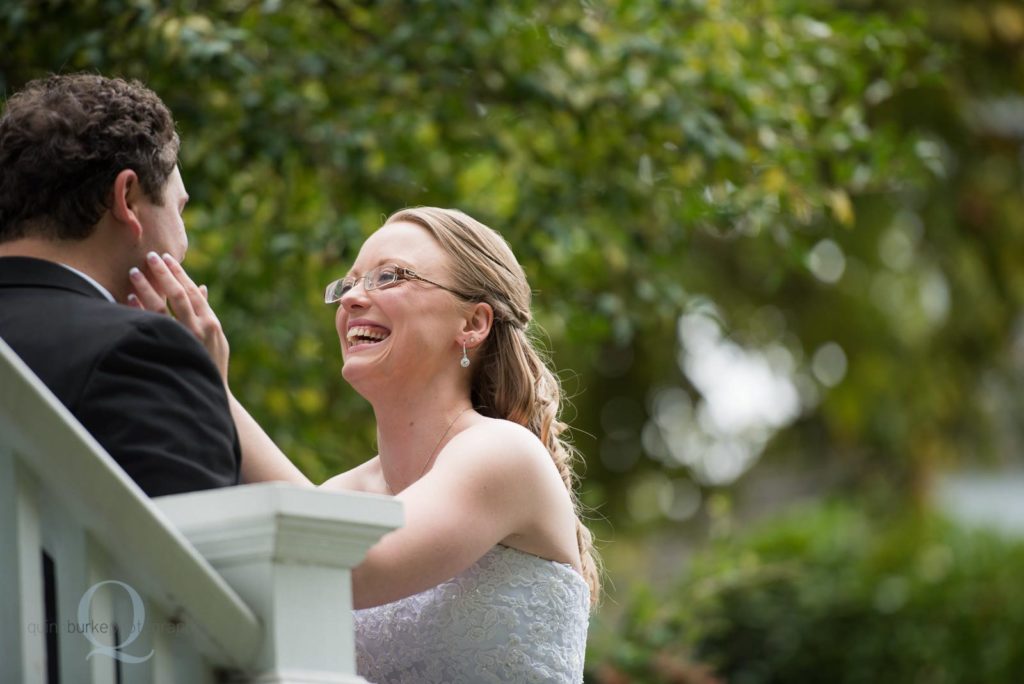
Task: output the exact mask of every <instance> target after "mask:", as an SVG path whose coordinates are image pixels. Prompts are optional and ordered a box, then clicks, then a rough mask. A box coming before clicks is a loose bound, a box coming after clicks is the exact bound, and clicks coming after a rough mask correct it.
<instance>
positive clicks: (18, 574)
mask: <svg viewBox="0 0 1024 684" xmlns="http://www.w3.org/2000/svg"><path fill="white" fill-rule="evenodd" d="M125 419H126V420H129V419H130V416H126V417H125ZM401 519H402V511H401V504H400V503H399V502H397V501H395V500H394V499H392V498H390V497H380V496H370V495H360V494H341V493H329V492H320V491H316V490H309V489H301V488H298V487H294V486H291V485H286V484H283V483H264V484H259V485H248V486H240V487H228V488H223V489H216V490H208V491H203V492H195V493H189V494H179V495H174V496H167V497H159V498H155V499H150V498H148V497H147V496H146V495H145V494H144V493H143V492H142V490H141V489H139V487H138V486H137V485H136V484H135V483H134V482H133V481H132V480H131V479H130V478H129V477H128V476H127V475H126V474H125V473H124V471H123V470H122V469H121V468H120V467H119V466H118V465H117V464H116V463H115V462H114V460H113V459H112V458H111V457H110V456H109V454H107V453H106V452H105V451H104V450H103V449H102V447H100V446H99V444H98V443H97V442H96V441H95V440H94V439H93V438H92V436H90V435H89V434H88V432H86V431H85V429H84V428H83V427H82V426H81V425H80V424H79V423H78V422H77V421H76V420H75V419H74V417H73V416H71V414H70V413H69V412H68V411H67V409H66V408H65V407H64V406H63V405H61V404H60V402H59V401H58V400H57V399H56V398H55V397H54V396H53V395H52V394H51V393H50V392H49V390H48V389H47V388H46V387H45V386H44V385H43V384H42V383H41V382H40V381H39V379H38V378H37V377H36V376H35V375H34V374H33V373H32V372H31V371H30V370H29V369H28V368H27V367H26V366H25V365H24V364H23V363H22V361H21V360H20V359H19V358H18V357H17V356H16V355H15V354H14V353H13V351H11V349H10V347H8V346H7V344H5V343H4V342H3V340H0V682H29V683H34V682H51V681H60V682H75V683H77V682H97V683H98V682H111V683H113V682H157V683H160V684H164V683H168V684H170V683H176V682H189V683H190V684H191V683H204V682H209V683H212V682H217V681H224V680H225V679H230V680H232V681H242V682H246V681H249V682H268V683H269V682H273V683H275V684H299V683H304V682H325V683H326V682H331V683H335V682H336V683H339V684H341V683H345V684H349V683H354V682H362V681H363V680H362V679H360V678H359V677H357V676H356V674H355V666H354V656H353V633H352V620H351V606H352V601H351V583H350V575H349V573H350V569H351V568H352V567H354V566H355V565H356V564H358V562H359V561H360V560H361V559H362V557H363V555H364V554H365V553H366V550H367V549H368V548H369V547H370V546H371V545H372V544H373V543H374V542H375V541H376V540H377V539H379V538H380V537H381V536H383V535H384V534H386V533H387V532H388V531H390V530H392V529H394V528H396V527H398V526H399V525H400V524H401ZM48 595H49V596H48Z"/></svg>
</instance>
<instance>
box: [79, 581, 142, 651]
mask: <svg viewBox="0 0 1024 684" xmlns="http://www.w3.org/2000/svg"><path fill="white" fill-rule="evenodd" d="M104 584H116V585H118V586H120V587H124V590H125V591H127V592H128V597H129V598H130V599H131V600H132V630H131V635H130V636H129V638H128V640H127V641H125V642H124V643H123V644H114V645H113V646H107V645H106V644H103V643H100V642H99V641H97V640H96V638H95V637H94V636H93V635H92V633H91V632H90V631H85V632H84V636H85V638H86V639H88V640H89V643H91V644H92V645H93V646H95V647H96V648H94V649H93V650H91V651H89V655H87V656H85V659H86V660H88V659H89V658H92V657H93V656H94V655H97V654H98V655H105V656H109V657H111V658H113V659H115V660H120V661H121V662H123V663H144V662H146V661H147V660H149V659H150V658H152V657H153V651H150V652H149V655H147V656H145V657H142V658H140V657H139V656H133V655H131V654H128V653H122V652H121V649H122V648H124V647H125V646H128V645H129V644H131V643H132V642H133V641H135V640H136V639H137V638H139V632H141V631H142V625H144V624H145V623H146V606H145V604H144V603H143V602H142V597H141V596H139V592H137V591H135V589H134V588H133V587H132V586H131V585H128V584H125V583H124V582H118V581H117V580H106V581H105V582H99V583H97V584H94V585H92V586H91V587H89V590H88V591H86V592H85V594H83V595H82V600H81V601H79V602H78V623H79V624H81V625H85V624H89V622H90V620H89V614H90V610H89V607H90V606H91V605H92V597H93V594H95V593H96V590H97V589H99V588H100V587H102V586H103V585H104Z"/></svg>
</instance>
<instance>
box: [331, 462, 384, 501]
mask: <svg viewBox="0 0 1024 684" xmlns="http://www.w3.org/2000/svg"><path fill="white" fill-rule="evenodd" d="M383 482H384V478H383V476H382V475H381V470H380V457H379V456H374V457H373V458H371V459H370V460H368V461H365V462H363V463H360V464H359V465H357V466H356V467H355V468H352V469H351V470H346V471H345V472H343V473H339V474H338V475H335V476H334V477H332V478H330V479H329V480H327V481H326V482H324V483H323V484H322V485H320V487H321V488H322V489H333V490H345V491H355V492H367V493H370V494H386V493H387V491H386V489H385V488H384V485H383Z"/></svg>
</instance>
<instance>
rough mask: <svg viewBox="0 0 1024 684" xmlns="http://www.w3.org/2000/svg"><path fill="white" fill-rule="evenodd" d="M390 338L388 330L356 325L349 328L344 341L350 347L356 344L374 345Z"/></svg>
mask: <svg viewBox="0 0 1024 684" xmlns="http://www.w3.org/2000/svg"><path fill="white" fill-rule="evenodd" d="M390 336H391V331H390V330H385V329H384V328H377V327H371V326H368V325H357V326H353V327H351V328H349V330H348V334H347V335H346V336H345V339H347V340H348V343H349V345H350V346H355V345H358V344H376V343H378V342H382V341H384V340H386V339H387V338H388V337H390Z"/></svg>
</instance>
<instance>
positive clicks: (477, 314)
mask: <svg viewBox="0 0 1024 684" xmlns="http://www.w3.org/2000/svg"><path fill="white" fill-rule="evenodd" d="M148 271H149V278H150V280H151V281H152V285H151V284H150V281H147V280H146V279H144V278H143V279H140V278H138V277H137V276H136V278H135V280H133V282H134V283H135V285H136V295H137V297H136V298H135V299H134V301H135V302H136V303H137V305H138V306H143V307H145V308H149V309H153V310H159V311H165V310H166V305H165V303H164V302H165V300H164V297H165V296H166V297H167V298H169V299H170V301H171V304H172V307H173V308H174V312H175V315H176V316H177V317H178V319H179V320H181V321H182V322H183V323H184V324H185V325H186V326H188V327H189V328H191V329H192V330H193V332H195V333H196V334H197V335H198V336H199V337H200V339H203V340H204V341H205V342H206V344H207V348H208V349H210V350H211V354H212V355H213V356H214V357H215V360H216V361H217V362H218V365H219V366H220V367H221V369H222V374H223V375H224V377H225V378H226V370H227V351H226V350H227V344H226V343H225V342H224V341H223V334H222V333H221V332H220V326H219V324H218V323H217V321H216V316H215V314H214V313H213V312H212V310H210V308H209V306H208V305H207V304H206V300H205V289H200V288H196V287H195V285H194V284H193V283H192V281H191V280H190V279H189V278H188V276H187V275H186V274H185V272H184V271H183V270H182V269H181V267H180V266H179V265H178V264H177V262H175V261H174V260H173V259H165V260H162V261H160V260H158V262H157V263H153V262H152V260H151V262H150V263H149V264H148ZM154 287H155V288H156V290H154ZM158 291H159V292H158ZM325 300H326V301H327V303H335V302H337V304H338V311H337V315H336V319H335V321H336V325H337V330H338V336H339V339H340V344H341V354H342V359H343V367H342V375H343V376H344V378H345V379H346V380H347V381H348V383H349V384H350V385H352V387H353V388H354V389H355V390H356V391H357V392H359V393H360V394H361V395H362V396H363V397H364V398H366V400H367V401H369V402H370V404H371V405H372V406H373V410H374V414H375V417H376V422H377V446H378V453H377V455H376V456H374V457H373V458H371V459H369V460H368V461H366V462H365V463H363V464H362V465H360V466H358V467H356V468H354V469H352V470H350V471H348V472H345V473H342V474H340V475H337V476H335V477H333V478H331V479H330V480H328V481H327V482H325V483H324V484H323V485H321V487H322V488H325V489H335V490H356V491H362V492H372V493H375V494H385V495H392V496H395V497H396V498H398V499H400V500H401V501H402V502H403V505H404V508H405V512H406V515H405V517H406V525H405V526H404V527H402V528H400V529H398V530H396V531H395V532H392V533H391V534H388V535H387V536H385V537H384V538H383V539H382V540H381V541H380V542H379V543H377V544H376V545H375V546H374V547H373V548H371V549H370V551H369V553H368V555H367V557H366V559H365V560H364V561H363V563H362V564H360V565H359V566H358V567H357V568H356V569H355V570H354V571H353V574H352V583H353V597H354V601H355V607H356V608H357V610H356V611H355V614H354V619H355V627H356V650H357V657H358V670H359V674H361V675H362V676H364V677H365V678H367V679H368V680H369V681H371V682H378V683H381V684H383V683H391V682H410V683H411V682H416V683H417V684H425V683H430V682H438V683H440V682H524V681H543V682H581V681H582V678H583V659H584V651H585V647H586V634H587V624H588V617H589V610H590V606H591V605H592V603H593V602H594V601H596V599H597V594H598V591H599V584H598V576H597V569H596V566H595V560H594V552H593V550H592V548H591V536H590V533H589V531H588V530H587V528H586V527H585V526H584V525H583V523H582V522H581V520H580V517H579V513H578V505H577V502H576V499H575V495H574V492H573V481H574V477H573V473H572V467H571V455H572V450H571V447H570V446H569V445H568V444H567V443H566V442H565V441H564V440H563V439H562V437H561V436H560V434H561V433H562V431H563V430H564V429H565V427H566V426H565V425H564V424H563V423H561V422H560V421H559V420H558V412H559V408H560V406H559V401H560V399H559V386H558V381H557V379H556V378H555V377H554V375H553V374H552V373H551V371H550V370H549V369H548V368H547V367H546V366H545V364H544V362H543V361H542V360H541V358H540V357H539V355H538V354H537V351H536V350H535V348H534V346H533V344H532V343H531V341H530V337H529V335H528V328H529V326H530V322H531V314H530V287H529V285H528V283H527V281H526V276H525V274H524V272H523V270H522V267H521V266H520V265H519V263H518V262H517V261H516V259H515V256H514V255H513V254H512V251H511V250H510V249H509V247H508V245H507V244H506V242H505V241H504V239H502V238H501V237H500V236H499V235H498V234H497V233H496V232H495V231H493V230H491V229H490V228H488V227H486V226H484V225H483V224H481V223H479V222H478V221H476V220H474V219H473V218H471V217H469V216H467V215H466V214H464V213H462V212H459V211H455V210H447V209H436V208H430V207H420V208H413V209H405V210H402V211H399V212H397V213H395V214H394V215H392V216H391V217H390V218H388V220H387V221H386V222H385V223H384V225H383V226H382V227H381V228H380V229H379V230H377V231H376V232H375V233H374V234H373V235H371V236H370V237H369V238H368V239H367V240H366V242H365V243H364V244H363V246H362V248H361V250H360V251H359V255H358V257H357V259H356V261H355V263H354V264H353V265H352V268H351V269H350V271H349V272H348V274H347V275H346V276H345V277H344V278H341V279H339V280H336V281H335V282H333V283H331V284H330V285H329V286H328V287H327V291H326V296H325ZM232 408H233V411H234V414H235V420H236V424H237V425H238V428H239V433H240V439H241V442H242V449H243V478H244V479H245V480H246V481H250V482H251V481H257V480H265V479H286V480H292V481H297V482H300V483H308V480H306V479H305V477H304V476H302V475H301V474H300V473H299V472H298V471H297V469H295V467H294V466H293V465H292V464H291V463H290V462H289V461H288V460H287V458H286V457H285V456H284V455H283V454H282V453H281V452H280V451H279V450H278V449H277V447H276V446H274V445H273V443H272V442H271V441H270V439H269V438H268V437H267V436H266V435H265V434H264V433H263V432H262V430H261V429H260V428H259V427H258V426H257V425H256V424H255V422H254V421H253V420H252V418H250V417H249V416H248V414H247V413H245V410H244V409H243V408H241V405H240V404H239V403H238V402H237V401H236V400H234V399H233V400H232Z"/></svg>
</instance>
